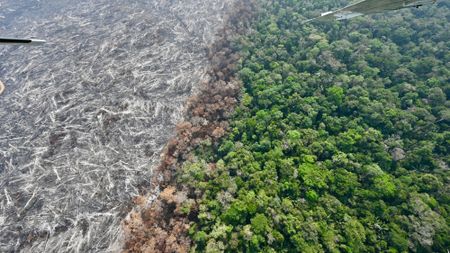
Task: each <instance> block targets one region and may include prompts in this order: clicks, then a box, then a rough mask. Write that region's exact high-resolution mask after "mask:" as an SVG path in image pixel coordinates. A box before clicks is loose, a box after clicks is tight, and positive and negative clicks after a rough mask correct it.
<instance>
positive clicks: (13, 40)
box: [0, 37, 45, 45]
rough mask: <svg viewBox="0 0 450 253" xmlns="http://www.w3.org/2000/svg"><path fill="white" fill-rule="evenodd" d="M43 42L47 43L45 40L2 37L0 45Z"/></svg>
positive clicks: (37, 43)
mask: <svg viewBox="0 0 450 253" xmlns="http://www.w3.org/2000/svg"><path fill="white" fill-rule="evenodd" d="M43 43H45V40H38V39H33V38H32V39H16V38H3V37H0V45H39V44H43Z"/></svg>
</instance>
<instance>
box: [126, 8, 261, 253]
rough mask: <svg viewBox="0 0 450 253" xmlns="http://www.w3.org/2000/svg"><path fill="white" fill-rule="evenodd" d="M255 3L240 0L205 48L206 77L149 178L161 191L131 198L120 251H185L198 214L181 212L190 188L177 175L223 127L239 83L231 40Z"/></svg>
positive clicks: (242, 30) (241, 30) (244, 27)
mask: <svg viewBox="0 0 450 253" xmlns="http://www.w3.org/2000/svg"><path fill="white" fill-rule="evenodd" d="M255 6H256V5H255V3H254V2H253V1H252V0H248V1H240V2H238V3H237V4H236V5H235V8H234V11H232V14H231V15H230V16H229V17H228V19H227V22H226V26H225V27H224V28H223V30H222V31H221V32H220V35H219V36H218V39H217V41H216V42H215V43H214V44H213V45H212V46H211V47H210V48H209V52H208V57H209V60H210V64H211V67H210V71H209V72H208V75H209V80H208V81H206V82H204V83H203V84H202V85H201V88H200V90H199V91H198V93H197V95H195V96H193V97H191V98H190V99H189V100H188V104H187V109H186V110H187V112H186V114H187V115H186V118H185V121H183V122H181V123H179V124H178V126H177V129H176V136H175V137H174V138H172V139H171V140H170V141H169V142H168V144H167V146H166V148H165V150H164V153H163V155H162V161H161V164H160V166H159V167H158V170H157V173H159V177H157V176H155V177H154V180H153V182H152V184H154V185H155V187H152V188H153V189H156V188H157V187H158V186H159V188H160V189H161V193H160V194H159V195H158V196H157V197H156V199H153V200H151V201H148V200H147V199H148V198H147V197H145V196H139V197H137V198H135V199H134V203H135V204H136V208H135V209H134V210H133V211H132V212H131V213H130V214H129V216H128V217H127V219H126V220H125V221H124V230H125V233H126V245H125V248H124V252H167V253H168V252H188V250H189V247H190V245H191V241H190V238H189V236H188V234H187V231H188V229H189V223H190V222H191V221H192V220H195V218H196V217H195V214H192V213H191V214H184V213H183V212H181V204H182V203H184V202H185V201H186V199H187V196H188V193H189V192H192V191H191V189H188V187H187V186H185V185H177V184H176V178H175V175H176V172H177V170H179V169H180V168H181V167H182V164H183V162H185V161H187V160H189V157H190V156H191V153H192V151H193V150H194V149H195V148H196V147H197V146H199V145H200V144H201V143H202V142H204V141H205V140H209V141H211V142H212V143H217V141H218V140H219V139H220V138H221V137H222V136H223V135H224V134H225V133H226V130H227V128H228V119H229V116H230V115H231V113H232V112H233V109H234V108H235V106H236V104H237V102H238V96H239V91H240V88H241V85H240V82H239V81H238V80H237V79H236V77H235V70H236V63H237V61H238V60H239V59H240V57H239V54H238V52H237V51H236V49H235V48H233V46H232V40H233V39H234V38H236V36H238V35H240V34H244V33H245V32H248V27H249V23H250V21H251V19H252V17H253V14H254V13H255V8H256V7H255ZM193 210H195V207H194V208H193Z"/></svg>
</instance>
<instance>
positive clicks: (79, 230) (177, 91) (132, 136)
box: [0, 0, 233, 252]
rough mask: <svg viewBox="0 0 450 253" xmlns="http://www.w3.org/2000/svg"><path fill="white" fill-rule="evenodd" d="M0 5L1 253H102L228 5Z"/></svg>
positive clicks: (101, 0)
mask: <svg viewBox="0 0 450 253" xmlns="http://www.w3.org/2000/svg"><path fill="white" fill-rule="evenodd" d="M47 2H48V3H45V2H44V1H30V0H20V1H17V0H0V7H1V8H0V31H1V32H2V33H3V32H5V31H6V32H7V34H2V35H10V36H19V35H24V36H33V35H34V36H40V37H42V38H44V39H47V40H48V43H47V44H46V45H44V46H42V47H2V48H0V59H1V61H0V80H1V81H2V82H3V83H4V84H5V90H4V92H3V93H2V94H1V95H0V252H12V251H24V252H86V251H90V252H108V251H117V250H119V249H120V247H121V246H122V245H121V243H122V241H121V239H122V235H121V227H120V220H121V218H122V217H123V216H124V215H126V213H127V212H128V211H129V206H128V204H129V203H130V199H131V197H132V196H135V195H138V194H139V191H140V190H142V189H144V188H145V186H146V185H147V183H148V182H149V181H150V179H151V176H152V168H154V167H155V166H156V165H157V164H158V163H159V155H160V151H161V149H162V148H163V147H164V145H165V144H166V142H167V140H168V138H169V137H170V136H171V135H172V134H173V129H174V127H175V124H176V123H177V122H178V121H179V120H180V119H181V118H182V115H183V105H184V103H185V100H186V98H187V97H188V96H189V95H191V94H192V93H194V92H195V90H196V87H197V85H198V84H199V83H200V82H201V80H202V79H204V78H206V74H205V71H206V68H207V65H208V61H207V59H206V49H207V47H208V45H210V44H211V43H212V42H213V40H214V35H215V34H216V32H217V31H218V30H219V29H220V28H221V27H222V25H223V24H222V23H223V18H224V16H225V14H226V13H227V12H228V11H229V10H230V8H231V5H232V2H233V1H225V3H224V1H220V0H185V1H164V0H160V1H131V2H130V1H125V0H120V1H119V0H115V1H110V0H108V1H106V0H97V1H75V2H74V1H56V0H55V1H47Z"/></svg>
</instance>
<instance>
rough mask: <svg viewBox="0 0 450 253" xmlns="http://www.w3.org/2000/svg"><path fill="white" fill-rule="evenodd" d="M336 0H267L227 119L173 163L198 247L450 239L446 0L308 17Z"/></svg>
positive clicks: (350, 248) (386, 245)
mask: <svg viewBox="0 0 450 253" xmlns="http://www.w3.org/2000/svg"><path fill="white" fill-rule="evenodd" d="M329 2H330V1H323V0H322V1H299V0H279V1H270V3H267V5H266V6H263V8H261V9H262V10H263V11H262V13H261V15H260V19H259V20H258V21H257V23H256V24H255V26H254V32H253V33H252V34H250V35H247V36H246V37H243V38H241V39H240V40H239V41H238V42H236V47H239V48H240V50H241V52H242V55H243V59H242V61H241V66H240V72H239V75H240V78H241V80H242V82H243V83H244V88H243V91H242V97H241V100H240V101H241V104H240V106H239V107H238V108H237V109H236V112H235V116H234V118H233V119H232V120H231V122H230V124H231V127H230V131H229V133H228V135H227V137H225V138H224V139H223V140H222V141H221V143H220V145H219V146H217V147H216V146H214V145H211V143H209V142H205V143H204V144H203V145H202V147H200V148H198V149H197V151H196V156H195V157H194V158H192V159H191V161H188V162H185V164H184V167H183V170H182V172H180V173H179V175H178V176H177V179H178V181H179V183H180V184H184V185H187V186H189V187H190V189H191V191H192V192H190V193H189V195H188V201H186V203H185V205H184V208H183V210H182V211H183V212H185V213H186V214H189V217H190V218H191V220H192V221H193V222H192V224H191V227H190V233H191V236H192V239H193V242H194V245H193V250H194V251H206V252H407V251H416V252H446V251H447V250H448V249H449V248H450V241H449V238H450V236H449V226H450V225H449V215H448V214H449V212H450V206H449V200H450V199H449V196H450V192H449V185H450V184H449V181H450V177H449V174H450V173H449V170H448V164H449V163H450V155H449V153H450V152H449V150H450V109H449V108H450V101H449V98H450V68H449V67H450V65H449V62H450V51H449V48H450V36H449V32H448V23H449V16H448V13H449V9H450V5H449V4H448V3H444V2H442V3H440V4H439V6H438V7H437V6H434V7H431V8H428V7H427V8H424V9H419V10H406V11H401V12H397V13H393V14H392V13H391V14H383V15H378V16H374V17H362V18H357V19H354V20H351V21H344V22H328V23H315V24H311V25H302V21H303V20H304V19H305V17H304V16H302V15H306V14H308V15H311V16H313V15H314V14H315V13H318V12H320V11H321V10H323V9H324V8H325V6H328V7H330V8H333V7H336V6H342V4H343V3H344V2H343V1H336V2H334V3H333V5H330V3H329ZM192 199H196V204H194V202H193V201H192Z"/></svg>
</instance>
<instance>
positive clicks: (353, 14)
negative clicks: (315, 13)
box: [334, 11, 364, 20]
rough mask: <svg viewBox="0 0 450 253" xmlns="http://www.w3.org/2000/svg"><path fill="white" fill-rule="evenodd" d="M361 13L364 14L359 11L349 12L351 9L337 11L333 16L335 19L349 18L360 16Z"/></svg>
mask: <svg viewBox="0 0 450 253" xmlns="http://www.w3.org/2000/svg"><path fill="white" fill-rule="evenodd" d="M362 15H364V14H363V13H359V12H351V11H348V12H347V11H346V12H338V13H335V14H334V16H335V17H336V20H344V19H351V18H355V17H359V16H362Z"/></svg>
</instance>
